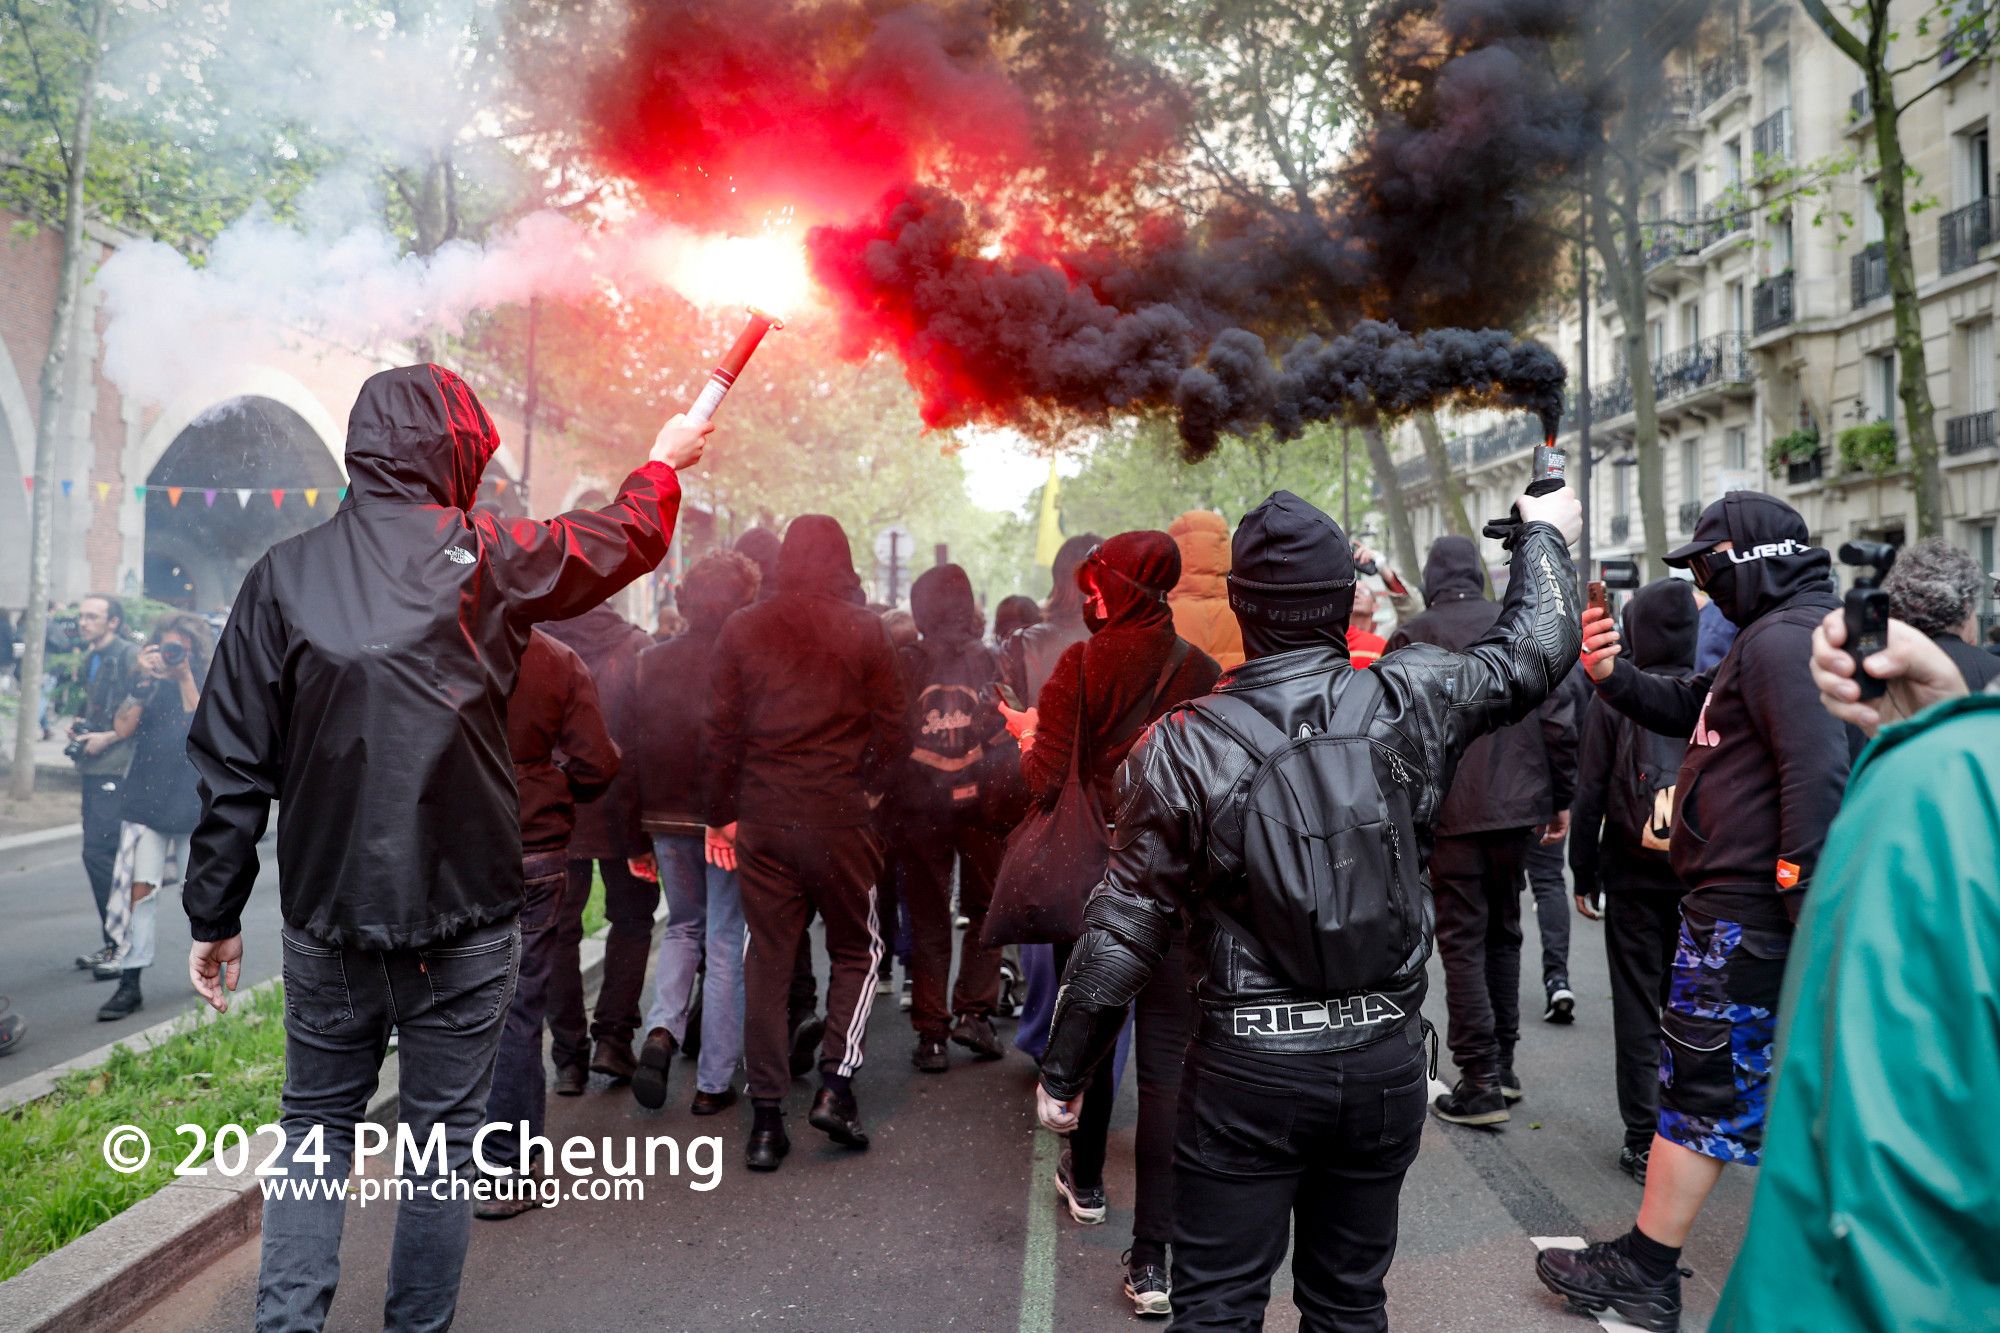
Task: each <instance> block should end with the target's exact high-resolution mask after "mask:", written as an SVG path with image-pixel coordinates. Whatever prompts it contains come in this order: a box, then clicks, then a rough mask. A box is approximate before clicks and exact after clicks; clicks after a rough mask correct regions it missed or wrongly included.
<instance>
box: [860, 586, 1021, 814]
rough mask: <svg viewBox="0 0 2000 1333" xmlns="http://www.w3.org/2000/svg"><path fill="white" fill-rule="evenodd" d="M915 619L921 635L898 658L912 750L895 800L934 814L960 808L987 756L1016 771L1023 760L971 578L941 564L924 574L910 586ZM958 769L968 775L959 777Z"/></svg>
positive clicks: (901, 768) (902, 805) (901, 808)
mask: <svg viewBox="0 0 2000 1333" xmlns="http://www.w3.org/2000/svg"><path fill="white" fill-rule="evenodd" d="M910 615H911V618H912V619H914V620H915V621H916V625H917V633H918V634H920V635H922V636H923V637H922V638H921V639H919V640H918V641H917V642H916V643H913V644H909V645H907V646H906V647H904V648H902V649H900V650H899V651H898V653H897V657H898V659H899V661H900V664H901V669H902V674H903V693H904V697H905V698H906V699H907V701H908V713H907V715H906V721H907V724H908V726H909V733H910V740H911V744H912V746H913V748H912V750H911V754H910V758H909V759H908V760H906V761H905V762H904V763H902V764H901V765H900V766H899V767H898V771H897V774H896V779H895V782H894V786H893V789H892V791H891V793H890V799H891V801H892V802H893V803H894V805H895V807H896V808H897V810H898V811H899V812H907V813H914V814H935V813H939V812H941V811H947V810H950V809H953V808H955V806H956V804H957V803H956V802H955V801H954V800H953V798H952V789H953V788H954V787H955V786H962V785H964V784H966V783H976V782H977V781H978V780H979V779H980V777H981V773H982V768H981V761H982V758H984V757H985V756H986V755H987V752H988V751H990V750H993V749H994V748H995V747H996V746H997V747H998V748H999V749H1000V751H1001V756H1000V759H999V760H998V762H1005V763H1008V764H1013V765H1016V766H1018V765H1019V763H1020V756H1019V753H1018V752H1017V751H1016V750H1015V749H1014V748H1013V747H1012V745H1011V744H1009V743H1008V736H1007V728H1006V724H1005V723H1004V722H1002V721H1001V718H1000V710H999V709H998V708H997V707H995V706H994V694H993V689H992V687H993V685H994V684H995V683H997V682H998V681H999V679H1000V655H999V654H998V653H997V652H995V651H994V650H993V649H991V648H989V647H987V646H986V641H985V639H983V638H982V637H981V631H983V630H984V629H985V628H986V625H985V621H984V618H983V617H981V616H980V614H979V605H978V603H977V602H976V601H975V600H974V599H973V595H972V580H971V579H970V578H969V577H968V576H967V575H966V572H965V571H964V570H963V569H961V568H960V567H959V566H957V565H938V566H935V567H933V568H931V569H927V570H925V571H924V572H923V573H922V574H919V575H918V576H917V579H916V581H915V582H914V583H912V584H911V585H910ZM967 761H970V762H969V763H967ZM993 762H995V761H994V760H992V759H985V763H986V765H988V766H990V764H991V763H993ZM960 764H965V767H964V769H963V770H960V771H962V772H963V773H964V776H963V777H957V776H954V770H955V769H956V768H957V766H958V765H960Z"/></svg>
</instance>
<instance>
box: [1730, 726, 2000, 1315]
mask: <svg viewBox="0 0 2000 1333" xmlns="http://www.w3.org/2000/svg"><path fill="white" fill-rule="evenodd" d="M1781 1012H1782V1013H1783V1014H1784V1015H1785V1016H1786V1017H1785V1026H1784V1029H1783V1031H1782V1032H1781V1033H1780V1034H1779V1038H1778V1060H1779V1064H1778V1072H1777V1088H1776V1092H1775V1095H1774V1097H1773V1100H1772V1103H1771V1116H1770V1129H1769V1132H1768V1135H1767V1138H1766V1143H1765V1149H1764V1165H1763V1169H1762V1172H1761V1174H1760V1178H1759V1180H1758V1182H1757V1194H1756V1199H1755V1202H1754V1204H1753V1205H1752V1208H1751V1212H1750V1226H1749V1232H1748V1234H1747V1235H1746V1236H1745V1237H1744V1241H1743V1248H1742V1250H1741V1251H1740V1252H1739V1253H1738V1255H1737V1258H1736V1264H1735V1267H1734V1269H1733V1270H1732V1271H1731V1273H1730V1277H1729V1284H1728V1286H1727V1287H1726V1288H1724V1290H1723V1293H1722V1302H1721V1306H1720V1308H1719V1309H1718V1310H1717V1311H1716V1315H1715V1319H1714V1322H1712V1323H1711V1324H1710V1325H1709V1328H1710V1330H1711V1333H1781V1331H1782V1330H1792V1329H1798V1330H1805V1329H1810V1330H1813V1333H1828V1331H1829V1330H1845V1329H1894V1330H1898V1331H1899V1333H1901V1331H1903V1330H1907V1331H1908V1333H1926V1331H1929V1330H1938V1331H1940V1333H1942V1330H1954V1331H1957V1330H1964V1329H1975V1328H1976V1329H1995V1328H2000V1132H1996V1126H1995V1124H1994V1108H1995V1107H2000V697H1995V696H1993V695H1975V696H1973V697H1971V698H1968V699H1960V700H1955V701H1953V702H1951V703H1947V704H1941V705H1939V706H1938V707H1936V708H1933V709H1930V710H1929V711H1927V712H1925V713H1923V714H1921V715H1919V716H1918V717H1915V718H1913V719H1911V720H1910V721H1908V722H1905V723H1902V724H1900V725H1897V726H1894V727H1890V728H1887V729H1885V730H1884V731H1883V732H1882V734H1881V736H1880V737H1878V738H1877V740H1876V741H1875V743H1874V744H1873V745H1871V746H1869V747H1868V749H1867V750H1866V751H1865V752H1864V753H1863V754H1862V756H1861V759H1860V760H1859V762H1858V763H1857V764H1856V765H1855V768H1854V774H1853V777H1852V779H1851V780H1850V781H1849V783H1848V787H1847V799H1846V802H1845V805H1844V807H1843V809H1842V810H1841V813H1840V817H1839V818H1838V819H1837V820H1835V821H1834V824H1833V828H1832V831H1831V832H1830V833H1829V834H1828V836H1827V842H1826V852H1825V854H1824V856H1823V857H1822V858H1821V860H1820V863H1819V871H1818V873H1817V874H1816V875H1814V877H1813V887H1812V893H1811V894H1810V895H1808V901H1807V905H1806V909H1805V915H1804V917H1803V918H1802V919H1801V920H1800V922H1799V930H1798V935H1797V938H1796V940H1795V942H1794V944H1793V946H1792V958H1791V967H1790V970H1789V972H1788V974H1787V976H1786V978H1785V995H1784V1001H1783V1004H1782V1006H1781Z"/></svg>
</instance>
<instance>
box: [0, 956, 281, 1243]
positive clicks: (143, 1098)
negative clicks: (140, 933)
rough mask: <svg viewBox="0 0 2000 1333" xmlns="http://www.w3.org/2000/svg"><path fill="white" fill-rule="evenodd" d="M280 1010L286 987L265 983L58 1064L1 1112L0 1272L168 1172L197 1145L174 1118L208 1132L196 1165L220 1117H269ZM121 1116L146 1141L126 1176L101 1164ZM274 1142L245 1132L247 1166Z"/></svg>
mask: <svg viewBox="0 0 2000 1333" xmlns="http://www.w3.org/2000/svg"><path fill="white" fill-rule="evenodd" d="M284 1018H285V1000H284V996H283V994H282V993H281V988H280V987H277V986H272V987H271V988H269V989H268V990H264V991H259V992H258V993H257V994H255V995H253V996H251V997H250V998H249V999H248V1000H247V1001H246V1000H239V1001H238V1002H237V1003H236V1004H233V1005H232V1006H231V1007H230V1010H229V1012H228V1013H226V1014H223V1015H220V1016H219V1017H216V1018H213V1019H207V1020H204V1021H203V1022H201V1024H200V1025H199V1026H197V1027H195V1028H194V1029H192V1030H191V1031H188V1032H185V1033H181V1034H179V1035H177V1036H174V1037H171V1038H169V1039H167V1040H166V1041H163V1042H161V1043H159V1044H158V1045H156V1046H153V1047H151V1048H149V1049H147V1050H143V1051H134V1050H132V1049H130V1048H129V1047H126V1046H122V1045H121V1046H119V1047H117V1048H116V1049H115V1050H114V1051H113V1052H112V1055H111V1058H110V1059H109V1060H107V1061H106V1062H105V1063H104V1064H102V1065H99V1066H97V1067H96V1068H94V1069H80V1070H76V1071H75V1072H73V1073H70V1074H66V1075H64V1076H63V1078H62V1079H61V1080H60V1081H59V1082H58V1083H57V1084H56V1089H55V1091H54V1092H52V1093H50V1094H49V1095H48V1096H46V1097H43V1098H40V1099H39V1100H37V1101H33V1102H29V1103H28V1104H27V1105H25V1106H22V1107H19V1108H17V1109H16V1110H15V1111H14V1112H13V1113H12V1114H8V1115H0V1281H4V1280H6V1279H7V1278H10V1277H13V1276H14V1275H15V1274H16V1273H19V1272H20V1271H21V1270H23V1269H25V1268H26V1267H28V1265H30V1264H32V1263H34V1262H35V1261H36V1260H37V1259H40V1258H42V1257H43V1256H44V1255H48V1254H53V1253H54V1252H55V1251H57V1250H59V1249H61V1248H62V1247H63V1246H65V1245H67V1244H69V1243H70V1242H71V1241H73V1240H75V1239H76V1238H77V1237H79V1236H82V1235H84V1234H85V1233H86V1232H89V1231H91V1230H93V1229H94V1228H96V1227H99V1226H102V1225H103V1224H104V1223H105V1222H107V1221H109V1220H110V1219H111V1218H113V1217H116V1216H117V1215H118V1214H119V1213H122V1212H124V1211H125V1210H126V1209H127V1208H130V1207H131V1206H132V1205H133V1204H135V1203H138V1202H139V1201H140V1200H141V1199H144V1198H146V1197H147V1196H148V1195H150V1194H153V1193H155V1192H156V1191H158V1190H159V1189H160V1188H161V1187H162V1186H164V1185H166V1184H168V1183H169V1182H170V1181H172V1180H173V1178H174V1168H175V1167H176V1166H177V1165H179V1164H180V1162H181V1161H182V1160H183V1159H185V1158H186V1157H187V1155H188V1152H189V1150H190V1149H192V1148H193V1146H194V1136H193V1135H192V1134H187V1135H183V1134H182V1133H181V1132H180V1130H179V1128H178V1126H181V1125H184V1124H196V1125H200V1126H201V1127H202V1128H203V1129H204V1130H205V1131H207V1132H206V1134H205V1136H204V1141H205V1143H206V1144H207V1151H205V1152H204V1154H203V1155H202V1157H200V1158H198V1159H196V1161H197V1163H199V1162H202V1161H207V1160H209V1159H210V1158H211V1157H212V1156H213V1147H214V1138H215V1131H216V1129H217V1128H218V1127H219V1126H222V1125H226V1124H236V1125H241V1126H243V1128H244V1129H245V1131H253V1130H255V1128H256V1127H257V1126H258V1125H261V1124H264V1123H266V1122H268V1121H273V1120H276V1119H277V1118H278V1098H279V1094H280V1093H281V1092H282V1091H283V1089H284V1082H285V1022H284ZM118 1125H137V1126H138V1127H139V1128H140V1129H142V1130H144V1131H145V1132H146V1136H147V1138H148V1139H149V1140H150V1141H151V1142H152V1145H153V1152H152V1159H151V1160H150V1161H149V1162H147V1164H146V1165H145V1166H144V1167H143V1168H142V1169H140V1170H139V1171H137V1172H135V1173H134V1174H132V1175H120V1174H119V1173H118V1172H116V1171H113V1170H112V1169H111V1168H110V1167H109V1166H107V1165H105V1161H104V1156H103V1144H104V1136H105V1134H106V1133H107V1132H108V1131H109V1130H111V1129H112V1128H113V1127H115V1126H118ZM272 1142H273V1141H272V1137H271V1135H269V1134H265V1135H263V1136H261V1137H256V1136H253V1137H252V1138H251V1140H250V1144H249V1154H250V1161H251V1164H252V1165H254V1164H255V1163H256V1162H258V1161H261V1160H263V1157H264V1156H265V1155H266V1154H268V1153H269V1152H270V1150H271V1147H272ZM235 1152H236V1150H235V1148H234V1146H233V1145H232V1149H231V1156H232V1158H233V1157H234V1155H235Z"/></svg>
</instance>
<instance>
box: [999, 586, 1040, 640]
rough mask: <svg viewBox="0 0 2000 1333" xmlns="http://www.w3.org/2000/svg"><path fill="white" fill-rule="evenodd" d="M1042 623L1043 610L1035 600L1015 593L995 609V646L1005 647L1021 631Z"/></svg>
mask: <svg viewBox="0 0 2000 1333" xmlns="http://www.w3.org/2000/svg"><path fill="white" fill-rule="evenodd" d="M1041 623H1042V608H1041V604H1040V603H1038V602H1037V601H1036V600H1035V599H1034V598H1032V597H1028V596H1025V595H1023V594H1021V593H1018V592H1017V593H1015V594H1014V595H1013V596H1012V597H1003V598H1001V599H1000V605H998V606H996V607H994V608H993V646H994V647H996V648H999V647H1003V646H1004V645H1005V644H1006V642H1007V641H1008V640H1009V639H1011V638H1013V637H1014V635H1015V634H1017V633H1019V632H1020V631H1021V630H1024V629H1029V628H1031V627H1033V626H1035V625H1039V624H1041Z"/></svg>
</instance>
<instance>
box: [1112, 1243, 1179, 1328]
mask: <svg viewBox="0 0 2000 1333" xmlns="http://www.w3.org/2000/svg"><path fill="white" fill-rule="evenodd" d="M1118 1262H1119V1263H1121V1264H1124V1265H1125V1299H1126V1300H1128V1301H1131V1302H1132V1313H1133V1314H1136V1315H1147V1316H1150V1315H1167V1314H1172V1313H1173V1312H1174V1301H1173V1292H1174V1284H1173V1283H1172V1281H1170V1280H1169V1279H1168V1277H1167V1270H1166V1269H1164V1268H1162V1267H1160V1265H1158V1264H1135V1263H1133V1262H1132V1251H1130V1250H1127V1251H1125V1253H1123V1254H1121V1255H1119V1256H1118Z"/></svg>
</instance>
